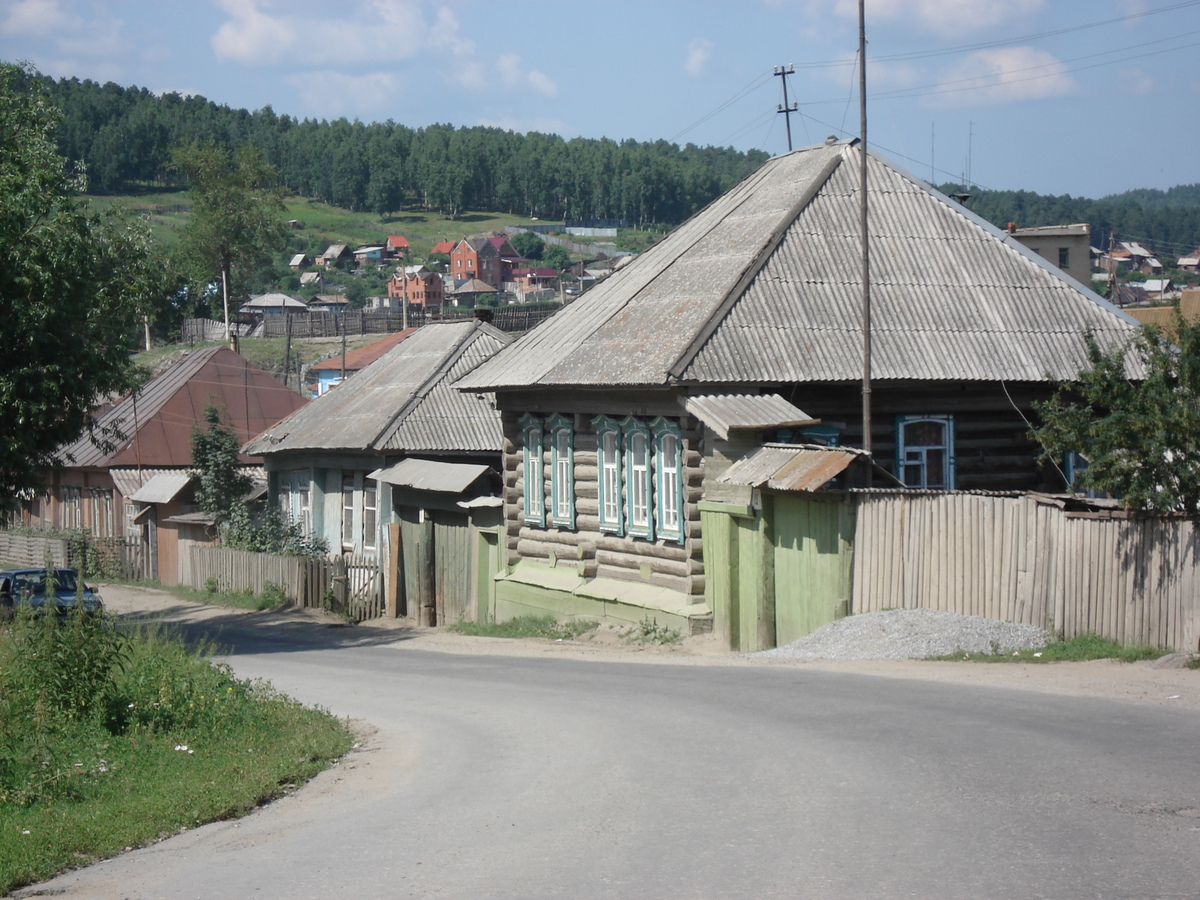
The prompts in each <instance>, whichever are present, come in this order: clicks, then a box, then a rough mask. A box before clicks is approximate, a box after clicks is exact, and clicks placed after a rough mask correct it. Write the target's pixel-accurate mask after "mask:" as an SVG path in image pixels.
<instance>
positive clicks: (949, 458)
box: [896, 415, 957, 491]
mask: <svg viewBox="0 0 1200 900" xmlns="http://www.w3.org/2000/svg"><path fill="white" fill-rule="evenodd" d="M924 423H934V424H938V425H941V426H942V429H943V430H942V443H941V444H940V445H928V446H929V447H930V448H931V449H937V448H939V447H940V449H942V450H943V451H944V454H945V455H944V457H943V462H942V473H941V474H942V478H943V480H944V481H945V484H944V485H934V486H932V487H930V486H929V465H928V459H927V457H926V456H924V455H922V456H921V461H920V462H919V463H917V462H915V461H914V460H913V459H910V458H909V451H910V450H914V451H915V450H921V449H922V447H923V446H925V445H919V444H909V443H907V442H906V440H905V436H906V434H907V431H908V428H909V426H911V425H920V424H924ZM956 462H957V461H956V459H955V454H954V416H950V415H939V416H897V417H896V477H897V478H899V479H900V480H901V481H903V482H904V483H905V485H907V486H908V487H909V488H911V489H912V490H934V491H952V490H954V484H955V467H956ZM917 464H919V465H920V466H921V468H922V477H921V484H919V485H918V484H914V485H909V484H908V480H907V478H906V477H905V476H906V473H905V467H906V466H908V465H917Z"/></svg>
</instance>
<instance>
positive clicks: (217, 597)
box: [163, 582, 288, 610]
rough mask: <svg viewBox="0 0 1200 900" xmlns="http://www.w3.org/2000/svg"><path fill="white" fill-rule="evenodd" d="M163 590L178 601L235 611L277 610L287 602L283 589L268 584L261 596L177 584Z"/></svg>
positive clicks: (249, 592)
mask: <svg viewBox="0 0 1200 900" xmlns="http://www.w3.org/2000/svg"><path fill="white" fill-rule="evenodd" d="M163 590H166V591H169V592H170V593H172V594H174V595H175V596H176V597H178V598H179V599H180V600H187V601H189V602H190V603H204V604H207V605H209V606H231V607H234V608H235V609H254V610H266V609H278V608H279V607H281V606H283V605H284V604H285V603H287V602H288V599H287V596H286V595H285V594H284V593H283V589H282V588H280V587H278V586H277V585H274V584H271V583H270V582H267V584H266V586H265V587H264V589H263V592H262V593H261V594H255V593H254V592H252V591H249V590H246V591H222V590H218V589H217V588H215V587H213V588H211V589H208V588H206V589H205V590H197V589H196V588H191V587H186V586H184V585H178V584H175V585H170V586H169V587H165V588H163Z"/></svg>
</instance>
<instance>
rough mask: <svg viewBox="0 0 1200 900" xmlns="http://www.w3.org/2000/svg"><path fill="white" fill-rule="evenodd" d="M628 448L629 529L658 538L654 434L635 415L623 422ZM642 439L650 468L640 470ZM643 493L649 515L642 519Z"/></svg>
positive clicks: (626, 450)
mask: <svg viewBox="0 0 1200 900" xmlns="http://www.w3.org/2000/svg"><path fill="white" fill-rule="evenodd" d="M621 432H622V438H623V444H624V450H625V454H624V455H625V507H626V508H625V531H626V534H628V535H630V536H631V537H641V538H646V539H647V540H654V435H653V434H651V432H650V428H649V426H647V425H646V424H645V423H644V422H641V421H639V420H637V419H635V418H633V416H629V417H628V418H626V419H624V420H623V421H622V422H621ZM639 441H644V442H645V447H646V467H645V470H644V471H641V472H639V471H638V470H637V450H636V447H637V445H638V442H639ZM639 496H640V497H641V498H644V504H643V505H644V508H645V517H644V521H639V516H638V511H639V503H638V499H639Z"/></svg>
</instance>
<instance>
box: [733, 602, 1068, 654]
mask: <svg viewBox="0 0 1200 900" xmlns="http://www.w3.org/2000/svg"><path fill="white" fill-rule="evenodd" d="M1049 640H1050V635H1049V634H1048V633H1047V632H1046V631H1045V630H1044V629H1041V628H1038V627H1036V626H1034V625H1014V624H1012V623H1011V622H997V621H996V620H994V619H983V618H980V617H979V616H960V615H958V614H957V613H949V612H941V611H940V610H935V609H890V610H886V611H885V612H872V613H863V614H862V615H857V616H847V617H846V618H844V619H838V620H836V621H834V622H830V623H829V624H828V625H823V626H821V627H820V628H818V629H817V630H816V631H814V632H812V633H811V634H806V635H805V636H804V637H802V638H800V639H799V640H797V641H792V643H790V644H787V645H786V646H783V647H776V648H774V649H773V650H763V651H761V652H759V653H755V654H752V655H753V656H756V657H759V656H768V657H770V656H777V657H789V658H791V659H925V658H926V657H929V656H947V655H949V654H951V653H954V652H956V651H957V652H967V653H1012V652H1013V651H1014V650H1036V649H1037V648H1039V647H1044V646H1046V644H1047V643H1048V642H1049Z"/></svg>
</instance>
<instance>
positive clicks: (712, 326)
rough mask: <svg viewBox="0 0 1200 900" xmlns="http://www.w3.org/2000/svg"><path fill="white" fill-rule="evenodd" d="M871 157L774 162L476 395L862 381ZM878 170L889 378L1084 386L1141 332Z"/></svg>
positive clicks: (496, 369)
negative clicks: (1091, 358)
mask: <svg viewBox="0 0 1200 900" xmlns="http://www.w3.org/2000/svg"><path fill="white" fill-rule="evenodd" d="M860 153H861V151H860V149H859V147H858V145H857V143H836V144H831V145H822V146H818V147H812V148H809V149H805V150H797V151H795V152H793V153H788V154H785V155H783V156H779V157H776V158H774V159H772V160H770V161H768V162H767V163H766V164H765V165H763V166H762V167H761V168H760V169H759V170H758V171H756V172H755V173H754V174H752V175H750V176H749V177H748V178H746V179H745V180H744V181H742V182H741V183H740V184H738V185H737V186H736V187H734V188H733V189H732V190H730V191H728V192H727V193H726V194H724V195H723V196H721V197H719V198H718V199H717V200H715V201H714V202H713V203H712V204H710V205H709V206H708V207H706V208H705V209H704V210H702V211H701V212H699V213H697V214H696V215H695V216H693V217H692V218H691V219H689V220H688V221H687V222H685V223H684V224H682V225H681V226H679V227H678V228H677V229H675V231H673V232H672V233H671V234H670V235H668V236H667V237H666V238H664V239H663V240H662V241H660V242H659V243H658V244H656V245H655V246H654V247H652V248H651V249H650V250H648V251H646V252H645V253H643V254H641V255H640V256H639V257H638V258H637V259H635V260H634V261H633V262H632V263H630V264H629V265H628V266H626V267H625V268H624V269H623V270H621V271H620V272H618V273H616V274H614V275H613V276H611V277H610V278H609V279H608V280H607V281H605V282H603V283H602V284H600V285H597V286H596V287H595V288H593V289H592V290H590V291H589V292H588V293H587V294H585V295H584V296H583V297H581V298H580V299H578V300H576V301H575V302H574V303H573V304H571V305H570V306H568V307H565V308H564V309H562V310H561V311H559V312H558V313H557V314H556V315H555V316H554V317H553V318H551V319H549V320H547V321H546V322H545V323H543V324H542V325H540V326H539V327H538V328H536V329H534V330H532V331H530V332H529V333H527V334H526V335H525V336H524V337H522V338H521V339H520V340H519V341H517V343H516V344H514V345H513V347H511V348H510V349H508V350H506V351H505V352H503V353H500V354H498V355H497V356H496V357H495V358H494V359H493V360H491V361H490V362H488V363H486V364H485V365H482V366H480V367H479V369H477V370H476V372H475V373H473V374H472V375H471V376H469V377H468V378H467V379H465V380H464V382H463V384H462V385H461V386H462V387H464V388H473V389H485V390H497V389H504V388H526V387H531V386H548V385H563V386H568V385H577V386H653V385H664V384H668V383H680V382H682V383H691V384H697V385H704V384H771V383H776V384H777V383H797V382H806V381H855V380H858V379H859V378H860V377H861V358H862V324H861V314H860V307H861V299H860V298H861V252H860V246H859V236H858V235H859V224H858V209H859V199H858V194H857V191H858V164H859V161H860V159H861V155H860ZM867 166H868V191H869V194H870V228H869V230H870V242H871V250H872V252H871V296H872V344H873V346H872V369H873V375H874V377H875V379H877V380H889V379H896V380H912V379H922V380H953V381H966V380H1001V379H1002V380H1014V381H1017V380H1025V381H1042V380H1044V379H1046V378H1047V377H1049V378H1051V379H1063V378H1070V377H1073V376H1074V375H1076V374H1077V373H1078V372H1079V370H1080V368H1081V367H1083V366H1085V365H1086V364H1087V356H1086V345H1085V342H1084V334H1085V332H1088V331H1090V332H1091V333H1092V334H1093V335H1095V336H1096V337H1097V339H1098V340H1099V341H1100V342H1101V344H1103V345H1112V344H1115V343H1119V342H1123V341H1124V340H1126V339H1127V338H1128V337H1130V336H1131V335H1132V333H1133V331H1134V329H1135V327H1136V326H1135V324H1134V323H1133V321H1132V320H1131V319H1130V318H1129V317H1128V316H1126V315H1125V314H1124V313H1122V312H1120V311H1119V310H1117V309H1116V308H1115V307H1113V306H1111V305H1109V304H1108V303H1107V302H1106V301H1105V300H1103V299H1102V298H1101V297H1099V296H1098V295H1096V294H1094V293H1093V292H1092V291H1091V290H1089V289H1088V288H1086V287H1084V286H1083V285H1081V284H1079V283H1077V282H1075V281H1074V280H1072V279H1071V278H1069V277H1068V276H1066V275H1065V274H1064V273H1063V272H1061V271H1059V270H1058V269H1057V268H1056V267H1054V266H1052V265H1051V264H1050V263H1048V262H1047V261H1046V260H1044V259H1042V258H1041V257H1039V256H1038V255H1037V254H1035V253H1033V252H1032V251H1030V250H1028V249H1027V248H1025V247H1024V246H1023V245H1022V244H1021V243H1020V242H1019V241H1017V240H1016V239H1015V238H1013V237H1011V236H1010V235H1007V234H1006V233H1004V232H1003V231H1000V230H999V229H997V228H994V227H993V226H991V225H990V224H988V223H987V222H984V221H983V220H982V219H980V218H979V217H978V216H975V215H974V214H973V213H971V212H970V211H968V210H966V209H965V208H963V207H962V206H960V205H959V204H957V203H955V202H954V201H953V200H951V199H949V198H948V197H945V196H944V195H942V194H940V193H938V192H937V191H936V190H934V189H933V188H931V187H930V186H929V185H927V184H925V183H924V182H922V181H920V180H919V179H917V178H916V177H914V176H912V175H910V174H908V173H906V172H903V171H902V170H900V169H898V168H896V167H895V166H893V165H891V164H890V163H888V162H887V161H885V160H883V159H882V158H880V157H878V156H877V155H874V154H868V163H867ZM1131 374H1136V373H1131Z"/></svg>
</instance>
